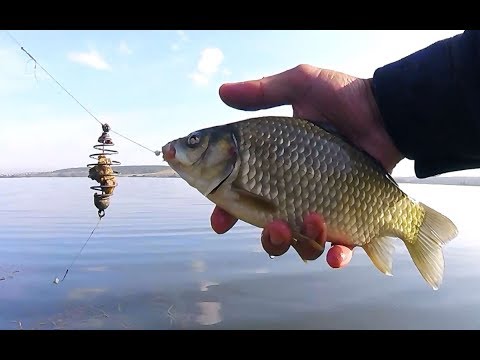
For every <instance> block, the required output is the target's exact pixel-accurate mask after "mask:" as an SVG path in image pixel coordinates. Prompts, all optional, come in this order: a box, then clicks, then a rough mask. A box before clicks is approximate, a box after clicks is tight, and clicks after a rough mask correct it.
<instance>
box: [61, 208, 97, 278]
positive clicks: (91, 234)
mask: <svg viewBox="0 0 480 360" xmlns="http://www.w3.org/2000/svg"><path fill="white" fill-rule="evenodd" d="M101 220H102V218H99V219H98V221H97V224H96V225H95V227H94V228H93V230H92V232H91V233H90V236H89V237H88V238H87V240H86V241H85V243H84V244H83V246H82V248H81V249H80V251H79V252H78V254H77V255H76V256H75V257H74V259H73V260H72V262H71V263H70V266H68V267H67V270H66V271H65V274H64V275H63V278H62V280H59V278H58V277H56V278H55V280H53V283H54V284H58V283H59V282H61V281H63V280H65V277H66V276H67V274H68V271H69V270H70V268H71V267H72V266H73V264H74V263H75V261H77V259H78V257H79V256H80V254H81V253H82V251H83V249H84V248H85V246H87V243H88V242H89V241H90V239H91V238H92V236H93V233H94V232H95V230H96V229H97V227H98V225H99V224H100V221H101Z"/></svg>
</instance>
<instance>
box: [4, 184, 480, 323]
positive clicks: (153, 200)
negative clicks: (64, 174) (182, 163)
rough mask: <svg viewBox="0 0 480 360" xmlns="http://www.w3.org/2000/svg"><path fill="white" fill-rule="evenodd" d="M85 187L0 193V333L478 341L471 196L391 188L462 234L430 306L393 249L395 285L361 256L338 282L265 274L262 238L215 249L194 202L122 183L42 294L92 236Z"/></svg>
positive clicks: (316, 274)
mask: <svg viewBox="0 0 480 360" xmlns="http://www.w3.org/2000/svg"><path fill="white" fill-rule="evenodd" d="M88 180H89V179H78V178H71V179H68V178H67V179H61V178H59V179H2V181H0V198H1V199H2V201H1V202H0V227H1V229H2V231H1V232H0V328H3V329H19V328H20V324H21V328H23V329H252V328H253V329H435V328H445V329H450V328H451V329H475V328H480V317H478V313H480V281H478V279H479V277H480V272H479V271H478V269H479V267H478V263H479V260H480V246H479V244H480V232H478V230H477V223H478V219H477V214H478V213H479V210H480V187H479V188H477V187H455V186H451V187H447V186H429V185H412V184H409V185H402V187H403V188H404V189H405V190H406V191H407V192H408V193H409V194H412V195H413V196H414V197H415V198H416V199H418V200H421V201H423V202H425V203H427V204H428V205H430V206H432V207H434V208H435V209H437V210H439V211H441V212H443V213H445V214H446V215H448V216H449V217H451V218H452V220H453V221H454V222H455V223H457V225H458V227H459V230H460V235H459V237H458V238H457V239H456V240H454V241H453V242H451V243H450V244H449V245H448V246H447V247H446V249H445V261H446V272H445V280H444V283H443V285H442V286H441V288H440V290H438V291H436V292H435V291H432V290H431V289H430V288H429V287H428V285H427V284H426V283H425V281H424V280H423V279H422V278H421V276H420V274H419V273H418V271H417V269H416V268H415V266H414V265H413V262H412V261H411V259H410V257H409V255H408V253H407V251H406V250H405V247H404V246H403V245H402V244H401V243H400V242H398V250H397V252H396V255H395V257H394V263H393V264H394V267H393V274H394V276H393V277H387V276H385V275H383V274H381V273H380V272H379V271H378V270H377V269H376V268H375V267H374V266H373V265H372V264H371V261H370V260H369V259H368V258H367V256H366V255H365V252H364V251H363V250H361V249H357V250H356V251H355V256H354V258H353V259H352V262H351V264H350V266H348V267H347V268H345V269H342V270H333V269H330V268H329V267H328V266H327V265H326V263H325V259H324V257H322V258H320V259H319V260H318V261H314V262H309V263H307V264H305V263H303V262H302V261H301V260H300V259H299V257H298V255H296V253H295V252H293V251H290V252H288V253H287V254H286V255H284V256H281V257H276V258H275V259H273V260H271V259H269V257H268V256H267V255H266V254H265V252H264V251H263V249H262V247H261V244H260V241H259V239H260V230H259V229H256V228H254V227H252V226H249V225H246V224H244V223H242V222H239V223H238V224H237V225H236V226H235V227H234V228H233V229H232V230H231V231H230V232H228V233H227V234H224V235H217V234H215V233H214V232H213V231H212V230H211V228H210V221H209V217H210V212H211V210H212V209H213V206H212V205H211V204H210V203H209V202H208V200H206V199H204V198H203V197H202V196H201V195H200V194H199V193H198V192H197V191H196V190H194V189H192V188H190V187H189V186H188V185H186V184H185V183H184V182H182V181H181V180H179V179H148V178H146V179H141V178H122V179H121V182H120V184H119V187H118V189H117V191H116V195H115V199H114V201H112V204H111V206H110V207H109V209H108V210H109V211H108V214H107V216H106V217H105V218H104V220H102V223H101V226H100V227H99V229H98V232H96V233H95V235H94V237H93V238H92V239H91V240H90V242H89V243H88V245H87V246H86V247H85V249H84V251H83V252H82V254H81V256H80V257H79V258H78V260H77V262H76V263H75V265H74V266H73V267H71V268H70V271H69V273H68V276H67V277H66V278H65V281H63V282H61V283H60V284H58V285H53V284H52V279H53V278H54V277H55V276H59V275H63V273H64V271H65V266H66V265H67V264H69V262H70V261H71V259H72V258H73V257H74V256H75V255H76V254H77V253H78V251H79V249H80V247H81V246H82V244H83V242H84V241H85V239H86V237H87V236H88V234H89V233H90V231H91V229H92V228H93V226H94V224H95V223H96V220H97V218H96V212H95V209H94V207H93V204H92V199H91V196H92V194H91V192H90V191H89V190H88V188H89V186H90V183H89V181H88ZM26 187H28V188H29V189H30V191H29V192H25V191H23V190H24V189H25V188H26ZM138 188H148V190H149V191H148V196H147V195H145V196H139V194H138ZM58 193H68V194H69V196H67V197H58V196H57V194H58ZM52 197H54V198H55V199H57V200H56V202H55V203H52V201H51V198H52Z"/></svg>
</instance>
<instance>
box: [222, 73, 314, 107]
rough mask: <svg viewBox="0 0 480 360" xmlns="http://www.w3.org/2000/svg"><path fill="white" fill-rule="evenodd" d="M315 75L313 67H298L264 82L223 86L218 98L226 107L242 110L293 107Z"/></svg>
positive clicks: (268, 77) (253, 81)
mask: <svg viewBox="0 0 480 360" xmlns="http://www.w3.org/2000/svg"><path fill="white" fill-rule="evenodd" d="M314 75H315V68H314V67H312V66H309V65H299V66H296V67H294V68H292V69H289V70H286V71H284V72H281V73H278V74H275V75H271V76H267V77H264V78H262V79H258V80H250V81H244V82H238V83H227V84H223V85H222V86H220V89H219V94H220V98H221V99H222V101H223V102H224V103H225V104H227V105H228V106H231V107H234V108H236V109H239V110H247V111H255V110H260V109H267V108H271V107H276V106H282V105H292V103H293V102H294V101H295V100H296V99H297V98H299V97H300V96H302V95H303V94H304V93H305V92H306V91H307V90H308V89H309V87H310V83H311V79H312V78H313V76H314Z"/></svg>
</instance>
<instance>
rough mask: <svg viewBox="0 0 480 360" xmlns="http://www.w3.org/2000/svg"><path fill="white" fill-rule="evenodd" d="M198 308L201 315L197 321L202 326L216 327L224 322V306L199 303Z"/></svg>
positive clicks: (210, 302)
mask: <svg viewBox="0 0 480 360" xmlns="http://www.w3.org/2000/svg"><path fill="white" fill-rule="evenodd" d="M197 306H198V308H199V309H200V314H199V315H197V317H196V321H197V322H198V323H199V324H200V325H214V324H218V323H219V322H221V321H222V315H221V314H220V310H221V309H222V305H221V304H220V303H219V302H213V301H209V302H198V303H197Z"/></svg>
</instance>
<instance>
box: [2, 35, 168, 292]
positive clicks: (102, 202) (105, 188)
mask: <svg viewBox="0 0 480 360" xmlns="http://www.w3.org/2000/svg"><path fill="white" fill-rule="evenodd" d="M5 33H6V34H7V35H8V37H9V38H10V39H11V40H12V41H13V42H15V43H16V44H17V45H18V46H19V47H20V49H21V50H22V51H23V52H24V53H25V54H27V56H28V57H29V58H30V60H32V61H33V62H34V63H35V69H36V67H37V65H38V67H39V68H41V69H42V70H43V71H44V72H45V73H46V74H47V75H48V76H49V77H50V78H51V79H52V80H53V81H55V82H56V83H57V85H58V86H60V87H61V88H62V90H63V91H65V92H66V93H67V94H68V95H69V96H70V97H71V98H72V99H73V100H75V101H76V102H77V103H78V104H79V105H80V106H81V107H82V108H83V109H84V110H85V111H86V112H87V113H88V114H89V115H90V116H92V117H93V118H94V119H95V120H96V121H97V122H98V123H99V124H100V125H101V126H102V134H101V135H100V137H99V138H98V140H97V142H98V144H96V145H94V146H93V148H94V149H95V150H98V152H97V153H94V154H91V155H90V158H92V159H95V160H97V162H96V163H93V164H88V165H87V167H88V169H89V171H88V177H89V178H90V179H92V180H94V181H96V182H98V183H99V185H94V186H91V187H90V189H92V190H95V191H100V192H95V193H94V194H93V203H94V205H95V207H96V208H97V209H98V212H97V213H98V222H97V224H96V225H95V227H94V228H93V230H92V232H91V233H90V236H89V237H88V239H87V240H86V241H85V243H84V244H83V246H82V248H81V249H80V251H79V253H78V254H77V256H76V257H75V258H74V259H73V261H72V263H71V264H70V266H69V267H68V268H67V270H66V272H65V275H64V276H63V278H62V280H60V279H59V278H58V277H56V278H55V279H54V280H53V283H54V284H58V283H60V282H61V281H63V280H64V279H65V277H66V276H67V274H68V271H69V269H70V267H72V265H73V264H74V262H75V261H76V259H77V258H78V256H79V255H80V254H81V253H82V251H83V249H84V248H85V246H86V245H87V243H88V241H89V240H90V238H91V237H92V235H93V233H94V232H95V230H96V228H97V227H98V225H99V224H100V220H101V219H102V218H103V217H104V216H105V210H106V209H107V208H108V207H109V206H110V198H111V197H112V195H113V192H114V190H115V188H116V186H117V175H118V172H117V171H114V170H113V169H112V165H120V162H119V161H116V160H112V159H110V157H109V155H116V154H118V151H116V150H114V149H111V147H112V146H114V143H113V142H112V139H111V137H110V134H109V133H110V132H112V133H115V134H117V135H118V136H121V137H123V138H124V139H126V140H128V141H130V142H132V143H134V144H136V145H138V146H140V147H142V148H144V149H146V150H148V151H150V152H152V153H154V154H155V155H156V156H160V154H161V153H162V152H161V151H159V150H155V151H154V150H151V149H149V148H148V147H146V146H143V145H142V144H140V143H138V142H136V141H134V140H132V139H130V138H128V137H126V136H124V135H122V134H120V133H118V132H116V131H113V130H111V128H110V126H109V125H108V124H104V123H102V122H101V121H100V120H99V119H97V118H96V117H95V115H93V114H92V113H91V112H90V111H89V110H88V109H87V108H86V107H85V106H83V105H82V104H81V103H80V101H78V100H77V99H76V98H75V97H74V96H73V95H72V94H71V93H70V92H69V91H68V90H67V89H65V88H64V87H63V86H62V85H61V84H60V83H59V82H58V81H57V80H56V79H55V78H54V77H53V76H52V75H51V74H50V73H49V72H48V71H47V70H46V69H45V68H44V67H43V66H42V65H40V64H39V63H38V61H37V60H36V59H35V58H34V57H33V56H32V55H30V53H29V52H28V51H27V50H25V49H24V47H23V46H22V45H21V44H20V42H19V41H18V40H17V39H16V38H15V37H13V35H12V34H10V32H9V31H7V30H5Z"/></svg>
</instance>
